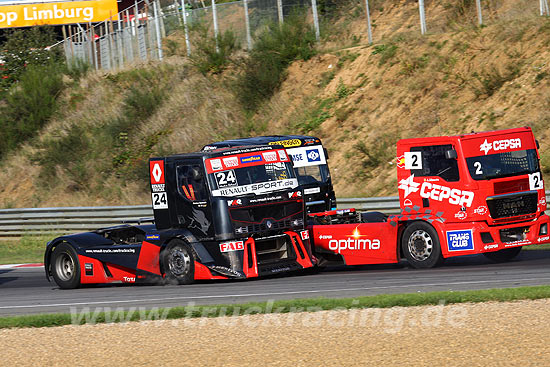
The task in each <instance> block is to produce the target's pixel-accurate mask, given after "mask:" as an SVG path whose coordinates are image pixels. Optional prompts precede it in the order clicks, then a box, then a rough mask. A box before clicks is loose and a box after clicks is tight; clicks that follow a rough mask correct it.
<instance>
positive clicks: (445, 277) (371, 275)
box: [0, 250, 550, 316]
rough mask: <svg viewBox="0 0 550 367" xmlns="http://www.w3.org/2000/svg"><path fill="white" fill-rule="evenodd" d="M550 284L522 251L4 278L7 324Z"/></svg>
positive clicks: (2, 273) (540, 256) (0, 304)
mask: <svg viewBox="0 0 550 367" xmlns="http://www.w3.org/2000/svg"><path fill="white" fill-rule="evenodd" d="M543 284H550V251H543V250H541V251H523V252H522V253H521V254H520V255H519V256H518V257H517V259H516V260H514V261H512V262H509V263H504V264H493V263H490V262H489V261H488V260H486V259H485V257H483V256H481V255H475V256H464V257H460V258H454V259H448V260H447V262H446V263H445V265H444V266H443V267H440V268H436V269H427V270H416V269H411V268H409V267H408V266H407V264H406V263H405V262H403V263H401V264H399V265H391V266H378V265H377V266H360V267H348V268H345V267H337V268H328V269H327V270H325V271H323V272H320V273H318V274H299V273H298V274H294V275H293V276H284V277H274V278H264V279H253V280H245V281H216V282H201V283H198V284H193V285H190V286H172V285H167V286H161V285H122V284H120V285H109V286H89V287H86V288H81V289H75V290H61V289H59V288H57V286H56V285H55V283H48V282H47V281H46V279H45V275H44V269H43V268H32V269H16V270H0V316H7V315H24V314H36V313H53V312H70V311H71V308H72V309H73V310H74V309H75V308H76V310H77V311H79V310H82V308H84V307H90V309H91V310H92V311H94V310H96V307H110V309H111V310H115V309H117V308H124V309H129V308H130V307H146V308H151V307H174V306H187V305H190V304H191V305H193V304H194V305H207V304H228V303H244V302H252V301H266V300H280V299H291V298H311V297H321V296H322V297H357V296H367V295H375V294H388V293H412V292H429V291H444V290H473V289H489V288H508V287H520V286H532V285H543Z"/></svg>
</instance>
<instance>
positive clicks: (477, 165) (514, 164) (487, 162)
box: [466, 149, 539, 180]
mask: <svg viewBox="0 0 550 367" xmlns="http://www.w3.org/2000/svg"><path fill="white" fill-rule="evenodd" d="M466 164H467V165H468V170H469V171H470V176H472V178H473V179H474V180H487V179H491V178H499V177H509V176H517V175H523V174H528V173H533V172H537V171H538V170H539V161H538V157H537V152H536V151H535V150H534V149H529V150H518V151H514V152H506V153H498V154H489V155H482V156H478V157H471V158H466Z"/></svg>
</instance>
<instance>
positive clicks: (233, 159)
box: [223, 157, 239, 168]
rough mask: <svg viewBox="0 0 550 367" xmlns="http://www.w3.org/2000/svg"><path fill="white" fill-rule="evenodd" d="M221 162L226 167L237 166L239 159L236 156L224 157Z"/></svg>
mask: <svg viewBox="0 0 550 367" xmlns="http://www.w3.org/2000/svg"><path fill="white" fill-rule="evenodd" d="M223 164H224V165H225V167H227V168H232V167H237V166H238V165H239V160H238V159H237V157H229V158H224V159H223Z"/></svg>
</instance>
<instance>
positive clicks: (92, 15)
mask: <svg viewBox="0 0 550 367" xmlns="http://www.w3.org/2000/svg"><path fill="white" fill-rule="evenodd" d="M1 4H2V3H0V28H14V27H31V26H35V25H46V24H49V25H55V24H74V23H88V22H92V23H94V22H102V21H104V20H106V19H109V18H110V17H112V20H118V17H117V13H118V6H117V1H116V0H89V1H69V2H51V3H40V4H20V5H13V3H12V4H10V5H1Z"/></svg>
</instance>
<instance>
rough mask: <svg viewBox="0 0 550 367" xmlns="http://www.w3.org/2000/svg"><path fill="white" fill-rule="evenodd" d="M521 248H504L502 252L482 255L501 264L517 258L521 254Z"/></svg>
mask: <svg viewBox="0 0 550 367" xmlns="http://www.w3.org/2000/svg"><path fill="white" fill-rule="evenodd" d="M521 249H522V247H521V246H518V247H512V248H506V249H504V250H498V251H494V252H484V253H483V255H484V256H485V257H486V258H488V259H489V260H492V261H494V262H496V263H502V262H506V261H510V260H512V259H513V258H514V257H516V256H518V255H519V253H520V252H521Z"/></svg>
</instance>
